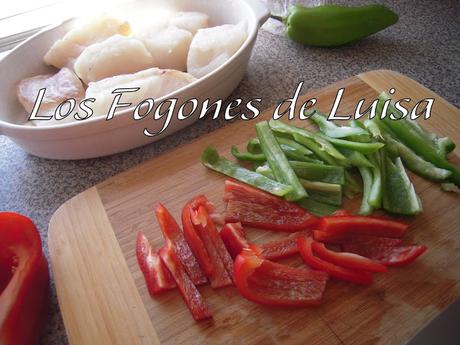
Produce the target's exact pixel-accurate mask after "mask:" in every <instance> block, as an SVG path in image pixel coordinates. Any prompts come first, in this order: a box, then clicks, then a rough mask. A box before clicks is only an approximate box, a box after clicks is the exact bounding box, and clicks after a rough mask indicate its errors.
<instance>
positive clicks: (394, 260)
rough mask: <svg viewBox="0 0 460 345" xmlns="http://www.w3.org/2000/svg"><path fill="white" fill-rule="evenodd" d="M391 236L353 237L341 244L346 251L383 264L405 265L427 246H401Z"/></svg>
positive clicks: (412, 260)
mask: <svg viewBox="0 0 460 345" xmlns="http://www.w3.org/2000/svg"><path fill="white" fill-rule="evenodd" d="M391 240H393V239H391V238H384V237H378V238H371V239H368V238H367V239H366V238H361V239H353V240H350V241H347V242H344V243H343V244H342V248H343V249H345V250H346V251H347V252H351V253H356V254H359V255H362V256H365V257H368V258H370V259H373V260H377V261H379V262H380V263H382V264H383V265H385V266H406V265H409V264H411V263H412V262H414V260H415V259H417V258H418V257H419V256H420V255H422V254H423V253H424V252H425V251H426V250H427V247H426V246H423V245H411V246H401V245H400V244H401V242H402V241H400V242H396V241H394V240H393V241H391Z"/></svg>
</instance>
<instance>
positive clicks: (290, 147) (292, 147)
mask: <svg viewBox="0 0 460 345" xmlns="http://www.w3.org/2000/svg"><path fill="white" fill-rule="evenodd" d="M275 137H276V141H278V142H279V144H280V145H284V146H285V147H286V148H287V150H286V152H287V151H295V152H298V154H300V155H303V156H311V155H312V154H313V152H312V151H311V150H309V149H308V148H306V147H305V146H303V145H301V144H299V143H298V142H296V141H295V140H292V139H289V138H286V137H283V136H280V135H276V133H275ZM286 152H285V153H286Z"/></svg>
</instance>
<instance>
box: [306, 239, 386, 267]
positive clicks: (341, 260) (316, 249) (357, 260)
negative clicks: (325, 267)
mask: <svg viewBox="0 0 460 345" xmlns="http://www.w3.org/2000/svg"><path fill="white" fill-rule="evenodd" d="M311 248H312V250H313V253H314V254H315V255H317V256H318V257H319V258H320V259H323V260H325V261H328V262H330V263H333V264H336V265H337V266H341V267H346V268H351V269H355V270H362V271H368V272H386V271H387V270H388V269H387V267H386V266H385V265H382V264H381V263H380V262H378V261H374V260H371V259H369V258H366V257H364V256H361V255H358V254H354V253H346V252H342V253H339V252H334V251H332V250H329V249H327V248H326V246H325V245H324V243H319V242H316V241H313V242H312V244H311Z"/></svg>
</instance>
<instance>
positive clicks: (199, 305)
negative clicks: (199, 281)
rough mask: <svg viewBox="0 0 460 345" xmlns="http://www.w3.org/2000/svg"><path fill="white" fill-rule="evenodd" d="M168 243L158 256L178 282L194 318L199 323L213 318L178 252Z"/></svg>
mask: <svg viewBox="0 0 460 345" xmlns="http://www.w3.org/2000/svg"><path fill="white" fill-rule="evenodd" d="M167 242H168V243H167V244H166V246H165V247H163V248H161V249H160V251H159V252H158V254H159V255H160V257H161V260H162V261H163V263H164V264H165V265H166V267H167V268H168V270H169V271H170V272H171V275H172V276H173V278H174V280H175V281H176V284H177V286H178V287H179V290H180V292H181V294H182V297H183V299H184V301H185V303H186V304H187V306H188V308H189V310H190V312H191V313H192V316H193V318H194V319H195V320H197V321H198V320H204V319H207V318H210V317H212V314H211V312H210V311H209V309H208V307H207V305H206V303H205V302H204V300H203V297H202V296H201V294H200V292H199V291H198V289H197V288H196V286H195V285H194V284H193V282H192V280H191V279H190V277H189V276H188V275H187V272H186V271H185V269H184V266H183V265H182V262H181V260H180V259H179V257H178V256H177V255H176V251H175V250H174V249H173V247H172V245H171V242H170V241H167Z"/></svg>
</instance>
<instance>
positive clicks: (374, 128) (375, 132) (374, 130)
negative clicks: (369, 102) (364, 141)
mask: <svg viewBox="0 0 460 345" xmlns="http://www.w3.org/2000/svg"><path fill="white" fill-rule="evenodd" d="M364 126H365V127H366V128H367V130H368V131H369V133H371V135H372V137H373V138H374V139H375V140H377V141H383V135H382V132H381V131H380V128H379V126H378V124H377V123H376V122H375V121H373V120H365V121H364Z"/></svg>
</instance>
